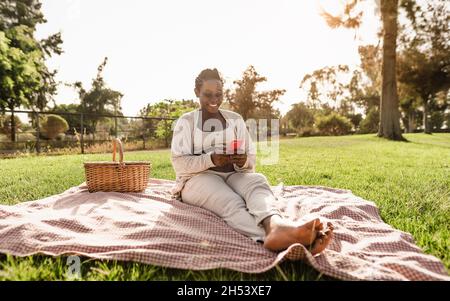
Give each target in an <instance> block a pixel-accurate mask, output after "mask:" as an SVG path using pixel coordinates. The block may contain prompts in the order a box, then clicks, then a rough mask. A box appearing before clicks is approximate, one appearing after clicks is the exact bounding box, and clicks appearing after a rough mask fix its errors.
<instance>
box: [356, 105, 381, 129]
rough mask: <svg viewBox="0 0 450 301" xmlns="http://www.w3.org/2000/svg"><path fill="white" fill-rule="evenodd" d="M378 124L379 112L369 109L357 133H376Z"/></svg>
mask: <svg viewBox="0 0 450 301" xmlns="http://www.w3.org/2000/svg"><path fill="white" fill-rule="evenodd" d="M379 123H380V112H379V111H378V110H377V108H372V109H370V111H369V112H367V115H366V118H364V119H363V120H362V121H361V123H360V124H359V125H360V128H359V132H360V133H361V134H369V133H376V132H378V124H379Z"/></svg>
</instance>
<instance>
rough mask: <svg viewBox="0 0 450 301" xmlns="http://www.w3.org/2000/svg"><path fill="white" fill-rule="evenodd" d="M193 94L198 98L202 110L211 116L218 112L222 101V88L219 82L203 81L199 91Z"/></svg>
mask: <svg viewBox="0 0 450 301" xmlns="http://www.w3.org/2000/svg"><path fill="white" fill-rule="evenodd" d="M195 94H196V95H197V97H199V98H200V106H201V108H202V110H206V111H208V112H209V113H211V114H215V113H217V112H218V111H219V107H220V105H221V104H222V101H223V87H222V83H221V82H220V81H219V80H215V79H211V80H205V81H204V82H203V85H202V86H201V88H200V90H197V89H195Z"/></svg>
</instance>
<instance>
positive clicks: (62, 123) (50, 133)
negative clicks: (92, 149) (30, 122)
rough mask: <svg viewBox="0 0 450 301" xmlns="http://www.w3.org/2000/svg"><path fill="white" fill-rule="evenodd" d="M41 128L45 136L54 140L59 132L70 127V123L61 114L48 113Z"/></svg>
mask: <svg viewBox="0 0 450 301" xmlns="http://www.w3.org/2000/svg"><path fill="white" fill-rule="evenodd" d="M40 129H41V133H42V135H43V136H44V137H46V138H48V139H50V140H53V139H55V138H56V137H58V135H59V134H61V133H64V132H66V131H67V130H68V129H69V125H68V124H67V121H66V120H65V119H64V118H62V117H61V116H58V115H47V116H46V117H45V118H44V119H43V121H42V122H41V126H40Z"/></svg>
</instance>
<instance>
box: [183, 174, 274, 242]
mask: <svg viewBox="0 0 450 301" xmlns="http://www.w3.org/2000/svg"><path fill="white" fill-rule="evenodd" d="M181 199H182V201H183V202H184V203H187V204H191V205H195V206H199V207H202V208H205V209H207V210H210V211H212V212H213V213H215V214H217V215H218V216H220V217H221V218H223V219H224V220H225V222H226V223H227V224H228V225H229V226H231V227H232V228H234V229H235V230H236V231H238V232H240V233H242V234H244V235H246V236H248V237H250V238H252V239H253V240H255V241H264V237H265V235H266V233H265V231H264V228H263V226H262V225H261V222H262V221H263V220H264V219H265V218H266V217H269V216H271V215H274V214H278V215H279V214H280V212H279V210H278V209H276V208H275V206H274V201H276V197H275V196H274V194H273V192H272V190H271V189H270V186H269V183H268V181H267V178H266V177H265V176H264V175H263V174H261V173H241V172H236V171H231V172H219V171H214V170H210V169H208V170H205V171H204V172H202V173H200V174H197V175H195V176H193V177H192V178H190V179H189V180H188V181H187V182H186V183H185V185H184V187H183V190H182V191H181Z"/></svg>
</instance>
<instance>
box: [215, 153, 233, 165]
mask: <svg viewBox="0 0 450 301" xmlns="http://www.w3.org/2000/svg"><path fill="white" fill-rule="evenodd" d="M211 160H212V162H213V163H214V165H215V166H218V167H220V166H224V165H227V164H228V163H231V160H230V155H226V154H216V153H214V154H211Z"/></svg>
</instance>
